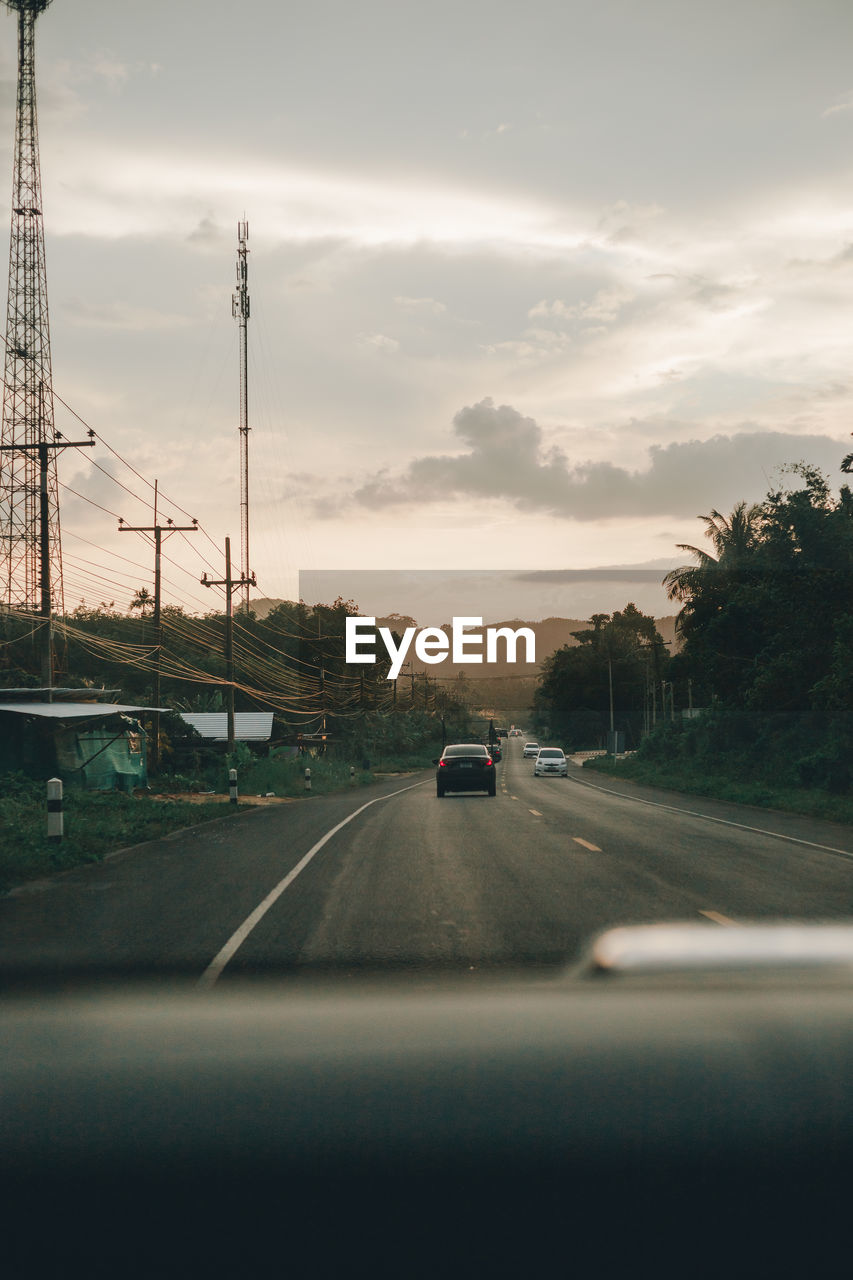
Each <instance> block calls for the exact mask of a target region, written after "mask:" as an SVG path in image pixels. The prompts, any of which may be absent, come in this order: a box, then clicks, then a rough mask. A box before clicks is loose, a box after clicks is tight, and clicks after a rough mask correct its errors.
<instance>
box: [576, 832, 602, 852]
mask: <svg viewBox="0 0 853 1280" xmlns="http://www.w3.org/2000/svg"><path fill="white" fill-rule="evenodd" d="M572 839H573V840H574V842H575V844H582V845H583V847H584V848H585V849H589V851H590V853H601V850H600V849H599V847H598V845H597V844H590V843H589V841H588V840H582V839H581V838H580V836H572Z"/></svg>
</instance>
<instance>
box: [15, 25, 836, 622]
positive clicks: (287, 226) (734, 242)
mask: <svg viewBox="0 0 853 1280" xmlns="http://www.w3.org/2000/svg"><path fill="white" fill-rule="evenodd" d="M15 23H16V19H15V17H14V16H13V15H12V14H11V13H9V12H6V11H0V151H2V155H0V201H2V207H0V220H2V219H4V218H5V219H7V220H8V218H9V204H10V196H11V178H12V140H13V130H14V102H15V76H16V65H15V62H16V55H17V49H16V34H15ZM851 53H853V8H851V6H850V5H849V4H848V3H847V2H846V0H809V2H808V3H805V2H802V3H801V2H799V0H795V2H792V0H737V2H736V3H733V2H731V0H716V2H715V3H714V4H713V5H710V4H698V3H695V2H693V0H678V2H675V0H672V2H671V0H644V3H642V4H640V3H637V2H636V0H597V3H595V4H594V5H593V4H590V3H588V0H585V2H584V3H580V2H578V0H559V3H552V2H551V0H526V2H525V3H524V4H521V3H518V2H517V0H516V2H515V3H506V2H505V0H454V2H453V3H448V2H446V0H431V3H430V4H429V5H425V4H423V3H422V2H419V3H410V2H408V0H363V2H362V3H360V4H358V5H354V4H352V3H351V0H346V2H343V0H314V2H313V3H312V4H311V5H310V6H309V5H283V4H281V3H280V0H247V2H246V3H244V4H241V5H239V6H238V5H231V4H225V3H220V0H205V2H204V3H202V2H201V0H181V2H180V4H175V3H174V0H170V2H169V3H166V2H165V0H152V2H150V3H148V4H146V5H118V4H115V3H114V0H113V2H111V3H107V0H54V3H52V4H51V5H50V7H49V8H48V9H47V10H46V11H45V13H43V14H42V15H41V16H40V18H39V19H38V23H37V40H36V56H37V87H38V105H39V129H40V144H41V161H42V176H43V186H44V223H45V237H46V253H47V271H48V292H49V299H50V316H51V338H52V353H53V373H54V387H55V391H56V392H57V394H58V395H59V396H61V397H62V400H63V401H65V403H66V404H67V405H69V406H71V409H72V410H73V411H74V413H76V414H78V415H79V416H80V417H81V418H82V419H83V420H84V421H85V422H86V423H87V424H90V425H91V426H93V427H94V428H95V430H96V431H97V432H98V435H99V436H100V437H101V438H102V440H103V441H104V442H105V443H104V444H103V445H101V444H99V446H98V447H97V448H96V449H92V450H86V451H85V453H84V451H81V452H80V453H79V454H76V455H73V456H70V451H69V453H68V454H67V455H65V456H63V457H62V458H61V461H60V463H59V474H60V480H61V482H62V485H63V488H62V489H61V501H62V528H63V553H64V561H65V596H66V605H67V606H68V607H73V606H74V605H75V604H76V603H78V602H79V601H81V600H85V601H86V602H87V604H91V605H95V604H98V603H100V602H101V601H111V600H115V602H116V606H117V607H119V608H122V609H123V608H126V606H127V604H128V602H129V600H130V598H131V597H132V595H133V592H134V591H135V590H136V589H137V588H138V587H141V586H148V587H149V589H150V586H151V561H152V556H151V549H150V547H149V546H146V543H145V541H144V539H143V538H142V537H141V536H140V535H124V536H122V535H119V534H118V532H117V516H119V515H120V516H122V517H123V518H124V519H125V520H126V521H127V522H128V523H132V524H144V523H148V524H150V523H151V522H152V516H153V513H152V511H151V508H150V501H151V498H152V494H153V490H152V489H151V485H152V484H153V482H154V480H155V479H156V480H157V481H158V486H159V491H160V493H161V495H163V496H162V497H161V499H160V505H159V508H158V513H159V515H160V516H164V517H165V516H169V515H171V516H172V517H173V518H174V519H175V520H176V522H179V523H184V524H186V523H188V519H187V517H188V516H197V517H198V519H199V521H200V522H201V524H202V526H203V529H204V533H202V534H198V535H175V536H173V537H172V538H171V539H169V540H168V541H167V544H166V548H165V549H166V551H167V554H168V555H169V557H170V559H169V561H168V562H167V564H166V566H165V570H164V578H165V582H164V593H166V594H168V598H169V599H171V600H172V601H173V602H175V603H183V604H184V605H185V606H186V607H188V608H189V609H192V610H194V611H195V610H203V609H209V608H215V607H219V604H220V601H221V596H219V595H217V592H216V591H205V589H204V587H202V586H200V584H199V578H200V577H201V575H202V573H204V572H207V573H208V574H209V575H210V576H213V577H217V578H219V577H222V576H224V561H223V558H222V548H223V544H224V539H225V537H226V536H228V537H230V538H231V542H232V548H239V541H240V532H239V531H240V523H239V443H238V432H237V427H238V423H239V391H238V386H239V383H238V375H239V368H238V329H237V324H236V322H235V320H234V319H233V317H232V314H231V294H232V291H233V288H234V284H235V261H236V249H237V223H238V221H239V220H240V219H242V218H244V217H245V218H246V219H247V220H248V222H249V249H250V256H249V292H250V295H251V319H250V321H249V423H250V427H251V435H250V445H249V448H250V478H249V488H250V503H251V535H250V543H251V557H250V559H251V567H252V568H253V569H254V571H255V573H256V575H257V580H258V594H260V595H263V596H271V597H293V596H294V595H295V594H296V593H297V591H298V574H299V573H300V571H302V572H305V571H315V570H316V571H321V570H322V571H329V570H336V569H341V570H345V569H346V570H353V569H369V570H380V569H402V570H458V569H472V570H493V569H498V568H499V569H501V570H519V571H570V572H573V571H578V570H585V571H588V570H601V578H600V594H595V593H593V595H591V596H590V599H589V601H588V602H586V601H585V603H587V604H588V609H587V611H588V612H592V611H593V608H595V609H597V610H603V611H609V610H612V609H614V608H622V607H624V604H625V603H626V602H627V599H628V598H630V597H629V596H628V595H626V591H628V590H630V586H631V584H630V582H628V583H626V582H625V581H623V580H622V579H621V578H619V575H615V578H614V575H613V574H608V573H607V572H606V570H607V569H608V567H612V566H617V565H618V566H638V567H639V568H640V569H646V570H652V569H654V570H656V569H657V568H658V567H660V566H666V565H668V564H678V563H683V562H684V560H685V553H684V552H681V551H679V550H678V545H679V544H681V543H686V544H697V543H699V544H701V543H702V525H701V523H700V521H699V520H698V518H697V517H700V516H701V515H703V514H705V513H707V512H709V511H711V510H712V509H717V510H720V511H722V512H724V513H725V512H728V511H730V510H731V508H732V507H733V505H734V504H735V503H736V502H738V501H739V500H743V499H745V500H748V501H758V500H760V499H761V498H762V497H763V495H764V494H765V493H766V492H767V490H768V488H769V487H771V486H772V485H778V484H780V483H782V482H783V479H784V477H783V473H781V472H780V470H779V469H780V468H782V467H784V466H785V465H790V464H792V463H796V462H797V461H800V460H805V461H807V462H809V463H811V464H814V465H817V466H819V467H821V468H822V469H823V470H824V471H825V472H826V473H827V474H828V475H829V476H830V477H831V479H832V483H833V484H834V485H836V484H837V483H838V482H840V479H841V477H840V475H839V470H838V469H839V464H840V460H841V458H842V457H843V456H844V455H845V454H846V453H847V452H849V449H850V439H849V436H850V431H851V419H853V414H851V407H853V380H852V379H851V372H850V368H851V345H853V324H851V320H853V58H852V57H851ZM4 121H5V124H4V123H3V122H4ZM4 165H5V170H4ZM4 171H5V172H6V173H7V175H8V177H7V179H6V181H5V183H4V181H3V178H2V174H3V172H4ZM7 225H8V222H7ZM56 423H57V426H58V428H59V429H60V430H62V431H63V432H64V433H65V434H66V435H71V434H72V432H73V431H74V430H78V431H79V423H77V422H76V421H75V419H74V418H73V417H72V416H71V414H70V413H69V412H68V410H66V409H65V408H64V406H63V405H61V404H59V403H57V406H56ZM117 455H118V456H117ZM95 462H97V463H98V465H99V466H100V467H101V468H102V470H97V469H96V468H95V466H94V463H95ZM127 464H129V466H128V465H127ZM131 467H132V468H133V470H131V469H130V468H131ZM116 481H118V482H120V485H123V486H124V487H123V488H122V487H119V484H117V483H116ZM128 491H130V492H128ZM134 495H141V497H140V496H137V497H135V496H134ZM93 504H97V505H93ZM233 554H234V557H235V560H236V561H238V560H239V552H238V550H234V552H233ZM119 557H121V558H119ZM593 597H594V598H593ZM164 598H165V596H164ZM309 603H313V602H309ZM515 605H516V602H515V601H514V600H513V599H511V598H510V599H507V601H506V607H505V609H503V610H500V612H501V613H503V614H505V616H514V615H516V614H517V613H518V612H519V609H518V608H516V607H515ZM543 607H544V606H543ZM652 607H654V601H652ZM548 611H549V612H551V610H548ZM657 611H658V612H659V613H667V612H672V611H673V606H672V605H671V604H669V603H668V602H667V601H666V600H665V597H664V595H663V593H662V592H661V593H660V601H659V607H657Z"/></svg>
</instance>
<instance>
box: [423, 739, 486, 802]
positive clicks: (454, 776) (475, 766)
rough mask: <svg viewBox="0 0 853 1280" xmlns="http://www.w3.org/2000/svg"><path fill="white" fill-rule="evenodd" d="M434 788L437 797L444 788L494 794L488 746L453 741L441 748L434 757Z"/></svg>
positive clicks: (446, 790)
mask: <svg viewBox="0 0 853 1280" xmlns="http://www.w3.org/2000/svg"><path fill="white" fill-rule="evenodd" d="M435 763H436V765H437V766H438V767H437V769H436V771H435V790H436V795H438V796H439V798H440V797H441V796H443V795H445V794H446V792H448V791H487V792H488V794H489V795H490V796H493V795H496V794H497V789H498V788H497V775H496V773H495V765H494V761H493V760H492V757H491V755H490V754H489V749H488V747H484V746H483V744H482V743H481V742H457V743H454V744H453V746H451V747H445V748H444V750H443V751H442V753H441V759H439V760H436V762H435Z"/></svg>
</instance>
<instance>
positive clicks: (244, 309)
mask: <svg viewBox="0 0 853 1280" xmlns="http://www.w3.org/2000/svg"><path fill="white" fill-rule="evenodd" d="M248 239H249V224H248V222H238V223H237V288H236V290H235V292H234V293H233V294H232V295H231V314H232V315H233V316H234V317H235V319H236V320H237V323H238V324H239V326H240V578H241V582H240V594H241V595H242V597H243V608H244V609H245V610H246V612H247V613H248V611H249V585H250V580H251V576H252V575H251V573H250V572H249V380H248V368H247V363H248V334H247V324H248V319H249V263H248V257H249V250H248V248H247V247H246V246H247V241H248Z"/></svg>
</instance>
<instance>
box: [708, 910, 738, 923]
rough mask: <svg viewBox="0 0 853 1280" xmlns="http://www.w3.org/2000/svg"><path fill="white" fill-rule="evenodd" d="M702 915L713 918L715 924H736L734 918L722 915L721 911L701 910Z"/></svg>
mask: <svg viewBox="0 0 853 1280" xmlns="http://www.w3.org/2000/svg"><path fill="white" fill-rule="evenodd" d="M699 914H700V916H706V917H707V918H708V919H709V920H713V921H714V924H725V925H731V924H734V923H735V922H734V920H730V919H729V917H728V916H721V915H720V913H719V911H700V912H699Z"/></svg>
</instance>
